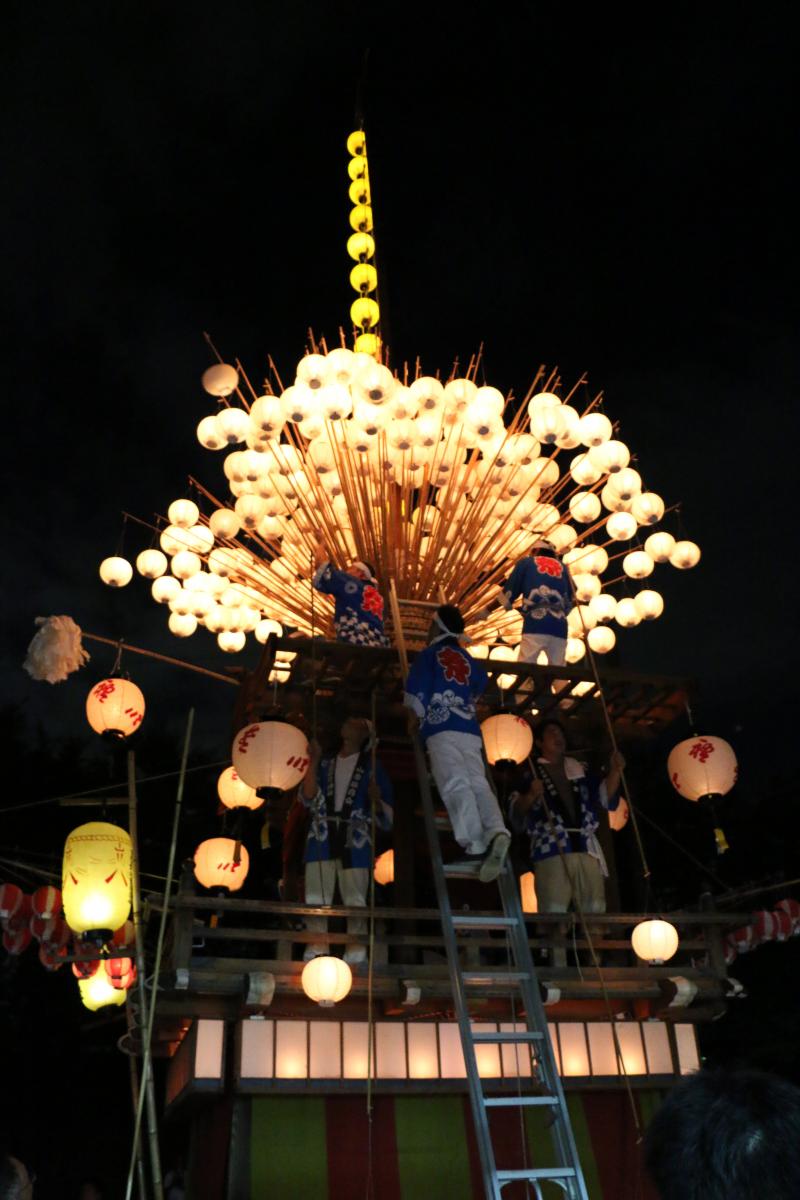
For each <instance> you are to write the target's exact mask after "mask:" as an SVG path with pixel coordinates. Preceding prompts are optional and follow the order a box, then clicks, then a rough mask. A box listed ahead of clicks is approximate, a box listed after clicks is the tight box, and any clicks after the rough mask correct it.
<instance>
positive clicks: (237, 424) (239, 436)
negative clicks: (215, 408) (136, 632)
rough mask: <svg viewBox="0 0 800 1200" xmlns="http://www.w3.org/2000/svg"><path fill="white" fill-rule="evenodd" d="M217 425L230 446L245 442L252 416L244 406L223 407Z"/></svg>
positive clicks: (218, 415)
mask: <svg viewBox="0 0 800 1200" xmlns="http://www.w3.org/2000/svg"><path fill="white" fill-rule="evenodd" d="M217 427H218V429H219V430H220V432H221V434H222V436H223V437H224V438H225V441H226V442H227V443H228V445H229V446H233V445H235V443H236V442H243V441H244V439H245V438H246V437H247V435H248V433H249V432H250V418H249V416H248V415H247V413H246V412H245V411H244V409H243V408H221V409H220V411H219V412H218V413H217Z"/></svg>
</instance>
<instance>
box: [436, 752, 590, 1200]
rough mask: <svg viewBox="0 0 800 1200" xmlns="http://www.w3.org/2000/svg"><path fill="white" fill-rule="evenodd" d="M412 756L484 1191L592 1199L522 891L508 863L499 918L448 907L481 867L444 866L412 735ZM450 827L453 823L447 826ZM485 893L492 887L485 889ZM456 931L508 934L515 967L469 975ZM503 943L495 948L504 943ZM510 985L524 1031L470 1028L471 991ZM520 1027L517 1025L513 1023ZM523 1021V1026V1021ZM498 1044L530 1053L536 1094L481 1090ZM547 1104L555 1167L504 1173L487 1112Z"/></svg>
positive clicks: (540, 1198) (489, 1196) (491, 1198)
mask: <svg viewBox="0 0 800 1200" xmlns="http://www.w3.org/2000/svg"><path fill="white" fill-rule="evenodd" d="M412 740H413V743H414V755H415V759H416V768H417V777H418V781H419V788H420V793H421V796H422V806H423V813H424V816H425V830H426V833H427V837H428V844H429V846H430V853H431V863H432V866H433V878H434V883H435V885H436V898H437V901H438V904H439V910H440V912H441V914H442V930H443V934H444V944H445V948H446V951H447V963H448V967H449V970H450V983H451V986H452V989H453V997H454V1000H455V1009H456V1016H457V1018H458V1027H459V1032H460V1034H461V1047H462V1050H463V1052H464V1063H465V1066H466V1070H467V1085H468V1088H469V1097H470V1103H471V1106H472V1118H473V1122H474V1126H475V1137H476V1140H477V1143H478V1151H479V1153H480V1162H481V1172H482V1176H483V1190H484V1194H485V1196H486V1200H502V1194H503V1188H504V1186H505V1185H506V1184H507V1183H512V1182H515V1181H524V1182H527V1184H528V1185H529V1188H530V1189H532V1194H533V1195H534V1196H536V1197H537V1200H546V1195H547V1196H550V1195H552V1191H549V1192H548V1193H547V1194H546V1195H545V1194H544V1193H543V1192H542V1190H541V1185H542V1184H543V1183H545V1182H548V1181H549V1182H552V1183H553V1184H556V1185H557V1186H559V1187H560V1188H561V1189H562V1191H563V1194H564V1196H566V1197H568V1200H588V1193H587V1191H586V1183H585V1181H584V1178H583V1171H582V1170H581V1165H580V1161H579V1159H578V1152H577V1149H576V1146H575V1138H574V1137H573V1133H572V1126H571V1124H570V1119H569V1112H568V1110H567V1105H566V1101H565V1099H564V1092H563V1089H562V1087H561V1080H560V1078H559V1075H558V1071H557V1069H556V1064H555V1058H554V1056H553V1048H552V1045H551V1042H550V1035H549V1033H548V1030H547V1018H546V1016H545V1011H544V1005H543V1003H542V997H541V992H540V990H539V983H538V980H537V978H536V973H535V970H534V966H533V960H532V958H531V952H530V947H529V945H528V937H527V933H526V930H525V922H524V918H523V914H522V907H521V904H520V899H519V891H518V888H517V882H516V879H515V878H514V873H513V871H512V869H511V867H510V865H509V863H508V862H507V863H506V865H505V866H504V868H503V870H502V872H501V873H500V875H499V876H498V879H497V886H498V890H499V893H500V900H501V903H502V909H503V915H502V916H496V917H495V916H483V917H481V916H470V915H469V914H468V913H455V914H454V913H453V911H452V908H451V906H450V896H449V893H448V890H447V884H448V879H451V878H454V879H469V878H474V879H477V874H478V868H479V865H480V864H479V862H476V863H475V864H472V863H467V864H454V865H452V866H448V865H445V864H444V863H443V861H442V852H441V845H440V841H439V824H438V820H437V817H436V813H435V810H434V807H433V798H432V796H431V789H430V784H429V782H428V770H427V765H426V762H425V755H424V753H423V750H422V746H421V745H420V741H419V737H418V736H417V735H416V734H415V735H413V738H412ZM446 827H447V828H449V822H447V823H446ZM482 886H484V887H486V888H488V887H490V886H491V885H489V884H483V885H482ZM458 930H467V931H469V930H472V931H478V930H480V931H484V932H485V931H487V930H499V931H502V932H504V933H505V934H506V935H507V942H506V944H507V946H508V947H509V951H510V955H511V959H512V962H511V964H510V965H509V967H508V969H502V970H494V969H492V970H485V971H481V970H472V969H470V970H464V969H462V966H461V962H460V959H459V944H458V938H457V936H456V934H457V931H458ZM499 944H500V943H498V945H499ZM503 983H508V984H509V986H510V987H516V988H517V989H518V995H519V999H520V1001H521V1003H522V1006H523V1007H524V1009H525V1029H524V1030H522V1029H520V1030H518V1031H516V1032H498V1033H484V1032H477V1031H475V1030H473V1028H472V1022H471V1018H470V1014H469V1010H468V1007H467V988H468V987H473V988H475V987H480V986H481V985H483V986H486V985H497V984H503ZM516 1023H517V1022H516V1021H515V1024H516ZM520 1023H521V1022H520ZM486 1043H493V1044H495V1045H502V1044H506V1045H508V1044H512V1045H517V1046H519V1047H520V1048H521V1049H526V1048H527V1049H528V1050H530V1051H531V1052H532V1053H533V1057H534V1059H535V1061H534V1063H533V1079H534V1080H535V1083H536V1086H537V1089H541V1090H537V1091H536V1092H535V1093H534V1092H528V1093H522V1094H518V1095H511V1094H508V1095H504V1096H495V1097H490V1096H486V1095H485V1093H484V1090H483V1083H482V1080H481V1077H480V1074H479V1072H478V1064H477V1059H476V1055H475V1047H476V1046H477V1045H485V1044H486ZM534 1105H537V1106H546V1107H549V1108H551V1109H552V1115H553V1119H552V1124H551V1136H552V1142H553V1150H554V1157H555V1160H556V1161H555V1164H554V1165H553V1166H552V1167H544V1168H534V1167H530V1168H527V1169H524V1170H520V1169H515V1170H504V1169H502V1168H498V1166H497V1164H496V1162H495V1155H494V1147H493V1145H492V1137H491V1131H490V1129H489V1118H488V1110H489V1109H490V1108H500V1107H502V1108H514V1107H518V1106H526V1107H527V1106H534Z"/></svg>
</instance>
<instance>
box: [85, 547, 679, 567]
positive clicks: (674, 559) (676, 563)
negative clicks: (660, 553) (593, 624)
mask: <svg viewBox="0 0 800 1200" xmlns="http://www.w3.org/2000/svg"><path fill="white" fill-rule="evenodd" d="M106 561H108V560H106ZM669 561H670V562H671V563H672V565H673V567H677V568H678V570H679V571H688V570H689V569H690V568H691V567H696V566H697V564H698V563H699V562H700V547H699V546H698V545H697V544H696V542H676V543H675V549H674V550H673V551H672V554H671V555H670V556H669Z"/></svg>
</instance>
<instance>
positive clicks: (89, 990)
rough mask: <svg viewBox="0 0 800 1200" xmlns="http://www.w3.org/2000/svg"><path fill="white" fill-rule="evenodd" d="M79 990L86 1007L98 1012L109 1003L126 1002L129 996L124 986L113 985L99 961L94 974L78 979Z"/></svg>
mask: <svg viewBox="0 0 800 1200" xmlns="http://www.w3.org/2000/svg"><path fill="white" fill-rule="evenodd" d="M78 990H79V991H80V994H81V1000H82V1001H83V1004H84V1007H85V1008H88V1009H89V1010H90V1012H97V1010H98V1009H99V1008H106V1007H107V1005H109V1004H124V1003H125V1001H126V999H127V998H128V993H127V992H126V991H125V989H124V988H123V989H119V988H115V987H114V986H113V984H112V983H111V980H110V979H109V978H108V976H107V975H106V973H105V971H104V970H103V968H102V964H101V963H99V962H98V963H97V966H96V969H95V971H94V974H93V975H90V976H89V978H88V979H79V980H78Z"/></svg>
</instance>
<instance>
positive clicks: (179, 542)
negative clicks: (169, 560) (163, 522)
mask: <svg viewBox="0 0 800 1200" xmlns="http://www.w3.org/2000/svg"><path fill="white" fill-rule="evenodd" d="M158 541H159V545H160V546H161V549H162V550H163V551H164V553H165V554H169V556H170V557H172V555H173V554H177V553H178V551H179V550H188V549H189V547H188V546H187V544H186V530H185V529H181V528H179V526H177V525H168V526H167V527H166V529H162V530H161V533H160V534H159V537H158Z"/></svg>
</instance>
